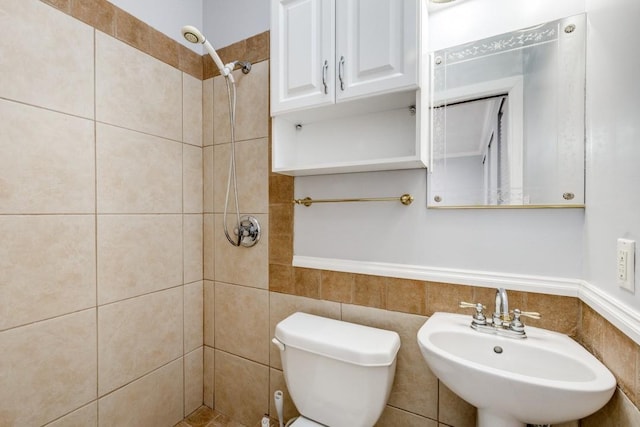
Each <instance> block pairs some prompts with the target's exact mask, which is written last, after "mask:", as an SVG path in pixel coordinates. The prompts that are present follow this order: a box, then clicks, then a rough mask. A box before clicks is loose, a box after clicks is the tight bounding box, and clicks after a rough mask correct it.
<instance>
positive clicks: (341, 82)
mask: <svg viewBox="0 0 640 427" xmlns="http://www.w3.org/2000/svg"><path fill="white" fill-rule="evenodd" d="M343 73H344V56H341V57H340V62H339V63H338V78H339V79H340V90H342V91H344V79H343V76H342V74H343Z"/></svg>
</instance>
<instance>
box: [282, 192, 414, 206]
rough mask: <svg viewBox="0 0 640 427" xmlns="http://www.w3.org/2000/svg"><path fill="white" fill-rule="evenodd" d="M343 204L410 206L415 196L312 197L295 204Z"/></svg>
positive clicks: (296, 200) (299, 200) (297, 201)
mask: <svg viewBox="0 0 640 427" xmlns="http://www.w3.org/2000/svg"><path fill="white" fill-rule="evenodd" d="M342 202H400V203H402V204H403V205H405V206H408V205H410V204H411V202H413V196H412V195H411V194H403V195H402V196H400V197H376V198H369V199H321V200H313V199H312V198H311V197H305V198H304V199H295V200H294V201H293V203H295V204H296V205H304V206H311V205H312V204H313V203H342Z"/></svg>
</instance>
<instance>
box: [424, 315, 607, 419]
mask: <svg viewBox="0 0 640 427" xmlns="http://www.w3.org/2000/svg"><path fill="white" fill-rule="evenodd" d="M470 324H471V316H467V315H461V314H452V313H435V314H434V315H433V316H431V317H430V318H429V319H428V320H427V321H426V322H425V324H424V325H423V326H422V327H421V328H420V330H419V331H418V345H419V346H420V350H421V351H422V355H423V356H424V358H425V360H426V361H427V364H428V365H429V367H430V368H431V370H432V371H433V373H434V374H435V375H436V376H437V377H438V378H439V379H440V380H441V381H442V382H443V383H444V384H445V385H446V386H447V387H449V388H450V389H451V390H452V391H453V392H454V393H456V394H457V395H458V396H460V397H461V398H463V399H464V400H466V401H467V402H469V403H470V404H472V405H474V406H475V407H477V408H478V426H479V427H485V426H486V427H516V426H518V427H520V426H524V425H526V424H527V423H529V424H555V423H562V422H567V421H572V420H577V419H580V418H583V417H586V416H587V415H589V414H591V413H593V412H595V411H597V410H598V409H600V408H601V407H603V406H604V405H605V403H607V402H608V401H609V399H610V398H611V396H612V394H613V391H614V389H615V386H616V380H615V378H614V377H613V375H612V374H611V372H609V370H608V369H607V368H606V367H605V366H604V365H603V364H602V363H600V362H599V361H598V360H597V359H596V358H595V357H594V356H593V355H592V354H591V353H589V352H588V351H586V350H585V349H584V348H583V347H581V346H580V345H579V344H578V343H577V342H575V341H573V340H572V339H571V338H569V337H568V336H566V335H563V334H559V333H556V332H552V331H548V330H545V329H540V328H534V327H530V326H527V328H526V332H527V338H526V339H514V338H508V337H501V336H497V335H492V334H486V333H482V332H478V331H476V330H474V329H471V327H470Z"/></svg>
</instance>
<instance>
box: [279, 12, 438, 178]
mask: <svg viewBox="0 0 640 427" xmlns="http://www.w3.org/2000/svg"><path fill="white" fill-rule="evenodd" d="M426 1H427V0H271V8H272V9H271V19H272V24H271V115H272V116H273V170H274V172H280V173H285V174H291V175H311V174H323V173H340V172H361V171H370V170H388V169H403V168H416V167H424V166H425V165H426V149H425V148H424V147H425V146H426V144H423V143H422V140H423V139H424V138H421V136H420V129H421V128H422V129H425V131H426V129H427V127H424V123H423V122H424V117H423V115H422V112H421V105H425V106H427V105H428V104H427V103H426V102H424V100H422V99H421V98H422V94H423V93H425V94H426V93H427V90H426V88H424V87H421V82H424V83H426V82H427V81H428V78H424V77H423V76H422V75H421V73H423V72H427V73H428V70H424V68H425V67H421V64H422V62H423V60H422V52H421V46H422V43H423V41H422V39H421V38H422V37H423V36H422V35H423V34H424V33H426V31H424V30H423V26H424V25H425V24H426V6H425V4H426ZM427 75H428V74H427ZM426 113H428V109H427V112H426ZM426 113H425V114H426Z"/></svg>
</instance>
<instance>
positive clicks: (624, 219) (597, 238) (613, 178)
mask: <svg viewBox="0 0 640 427" xmlns="http://www.w3.org/2000/svg"><path fill="white" fill-rule="evenodd" d="M587 11H588V20H589V28H588V43H587V46H588V47H587V170H586V186H587V197H586V202H587V209H586V216H585V233H584V234H585V238H584V242H585V246H584V248H585V250H584V260H585V261H584V278H585V279H586V280H587V281H588V282H590V283H591V284H592V285H594V286H596V287H597V288H598V289H599V290H601V291H603V292H604V293H606V294H607V295H610V296H612V297H613V298H615V299H616V300H617V301H619V302H621V303H622V304H625V305H628V306H630V307H633V308H635V310H640V280H639V278H638V277H637V276H636V282H635V286H636V294H635V295H633V294H631V293H629V292H627V291H625V290H622V289H620V288H619V287H618V286H617V284H616V279H615V277H616V271H615V254H616V252H615V251H616V239H617V238H619V237H625V238H629V239H633V240H636V242H637V243H640V119H639V118H640V102H639V101H638V100H640V83H639V82H638V70H640V50H638V49H637V47H635V44H634V42H633V41H634V40H637V25H638V22H639V21H640V2H638V1H637V0H587ZM636 251H638V250H637V249H636ZM638 264H640V262H637V263H636V265H638ZM636 275H640V269H638V268H636Z"/></svg>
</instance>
